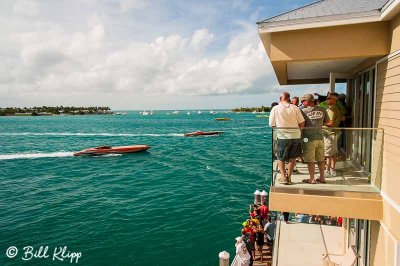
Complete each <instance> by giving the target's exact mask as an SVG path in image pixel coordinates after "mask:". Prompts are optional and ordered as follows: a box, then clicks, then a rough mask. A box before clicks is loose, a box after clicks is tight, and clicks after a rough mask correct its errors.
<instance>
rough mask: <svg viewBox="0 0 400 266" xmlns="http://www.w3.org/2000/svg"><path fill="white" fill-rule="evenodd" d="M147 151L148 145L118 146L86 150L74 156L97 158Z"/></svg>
mask: <svg viewBox="0 0 400 266" xmlns="http://www.w3.org/2000/svg"><path fill="white" fill-rule="evenodd" d="M148 149H150V146H148V145H133V146H119V147H110V146H99V147H96V148H88V149H85V150H81V151H78V152H75V153H74V156H98V155H106V154H124V153H133V152H140V151H146V150H148Z"/></svg>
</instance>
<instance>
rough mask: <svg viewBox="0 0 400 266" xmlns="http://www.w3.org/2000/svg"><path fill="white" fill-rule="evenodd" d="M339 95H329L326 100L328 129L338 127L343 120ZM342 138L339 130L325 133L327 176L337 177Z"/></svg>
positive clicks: (326, 123) (326, 124)
mask: <svg viewBox="0 0 400 266" xmlns="http://www.w3.org/2000/svg"><path fill="white" fill-rule="evenodd" d="M337 100H338V96H337V93H329V94H328V97H327V98H326V102H327V104H328V108H327V109H326V114H327V116H328V121H327V122H325V126H327V127H338V126H339V124H340V121H341V120H342V111H340V109H339V107H338V106H337ZM339 136H340V131H338V130H325V131H324V144H325V157H326V172H325V173H326V175H331V176H336V160H337V153H338V148H337V142H338V138H339Z"/></svg>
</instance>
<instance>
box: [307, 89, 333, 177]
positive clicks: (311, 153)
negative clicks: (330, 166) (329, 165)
mask: <svg viewBox="0 0 400 266" xmlns="http://www.w3.org/2000/svg"><path fill="white" fill-rule="evenodd" d="M301 100H302V102H303V104H304V106H305V108H303V109H302V110H301V111H302V113H303V116H304V119H305V126H306V127H307V129H304V130H303V142H304V146H303V148H304V154H303V157H304V162H306V163H307V166H308V172H309V173H310V178H309V179H304V180H303V183H309V184H315V181H317V182H320V183H326V182H325V177H324V170H325V162H324V160H325V156H324V137H323V135H322V126H323V125H324V123H326V122H328V117H327V115H326V111H325V109H324V108H322V107H319V106H316V105H315V102H314V96H313V95H312V94H306V95H304V96H303V97H302V98H301ZM313 128H315V129H313ZM315 161H316V162H317V164H318V169H319V178H317V179H315Z"/></svg>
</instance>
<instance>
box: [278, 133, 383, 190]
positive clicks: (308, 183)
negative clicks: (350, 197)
mask: <svg viewBox="0 0 400 266" xmlns="http://www.w3.org/2000/svg"><path fill="white" fill-rule="evenodd" d="M271 130H272V138H273V141H272V142H273V145H272V154H273V162H272V164H273V165H272V167H273V169H274V171H273V176H272V186H273V187H285V188H297V189H299V188H302V189H307V190H335V191H349V192H373V193H379V191H380V186H381V177H382V157H383V136H384V132H383V129H380V128H271ZM296 138H297V139H298V140H296V141H294V140H293V139H296ZM335 139H336V144H335ZM289 142H291V143H292V144H293V143H294V146H293V145H292V146H291V148H287V150H286V152H287V153H288V154H285V145H287V144H288V143H289ZM297 144H298V145H300V147H297V146H296V145H297ZM321 145H322V147H321ZM316 147H318V148H316ZM335 148H336V149H337V153H336V157H337V160H336V167H335V171H330V173H329V174H327V173H326V171H325V170H326V165H327V162H329V160H330V158H329V157H327V156H326V155H328V154H330V155H331V154H334V151H332V150H334V149H335ZM297 149H301V151H300V154H296V150H297ZM321 149H322V150H323V151H324V154H322V155H321V154H319V155H318V152H319V153H321V152H322V151H321ZM312 151H316V152H317V154H314V156H313V152H312ZM297 152H299V151H297ZM286 155H288V157H290V158H292V157H293V156H294V155H296V156H295V158H294V159H295V160H296V167H295V168H294V172H293V173H292V174H291V176H290V177H289V176H284V175H283V174H282V173H281V172H282V171H281V170H280V169H279V164H281V167H282V165H283V161H286V162H285V163H284V165H285V169H286V170H285V171H286V173H288V168H290V165H291V164H290V163H288V162H290V161H292V162H293V160H294V159H291V160H286V157H287V156H286ZM297 155H298V156H297ZM321 156H322V157H321ZM315 157H317V158H315ZM327 158H328V159H327ZM278 159H279V160H278ZM315 159H316V160H315ZM279 161H280V162H279ZM307 161H308V162H314V161H315V164H314V166H312V165H309V164H308V163H306V162H307ZM316 161H320V163H319V165H320V166H321V167H324V172H325V173H324V175H323V177H321V174H320V171H319V167H318V163H317V162H316ZM313 169H314V173H315V178H314V179H311V178H310V170H311V171H312V170H313ZM289 179H290V180H289ZM324 181H325V183H324Z"/></svg>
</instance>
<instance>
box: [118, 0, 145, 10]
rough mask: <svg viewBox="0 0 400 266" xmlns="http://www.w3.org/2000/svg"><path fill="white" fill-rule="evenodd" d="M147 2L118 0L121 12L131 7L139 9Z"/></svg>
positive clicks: (143, 0) (142, 0) (141, 0)
mask: <svg viewBox="0 0 400 266" xmlns="http://www.w3.org/2000/svg"><path fill="white" fill-rule="evenodd" d="M147 4H148V1H147V0H120V1H119V6H120V9H121V11H122V12H127V11H130V10H132V9H140V8H143V7H145V6H146V5H147Z"/></svg>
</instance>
